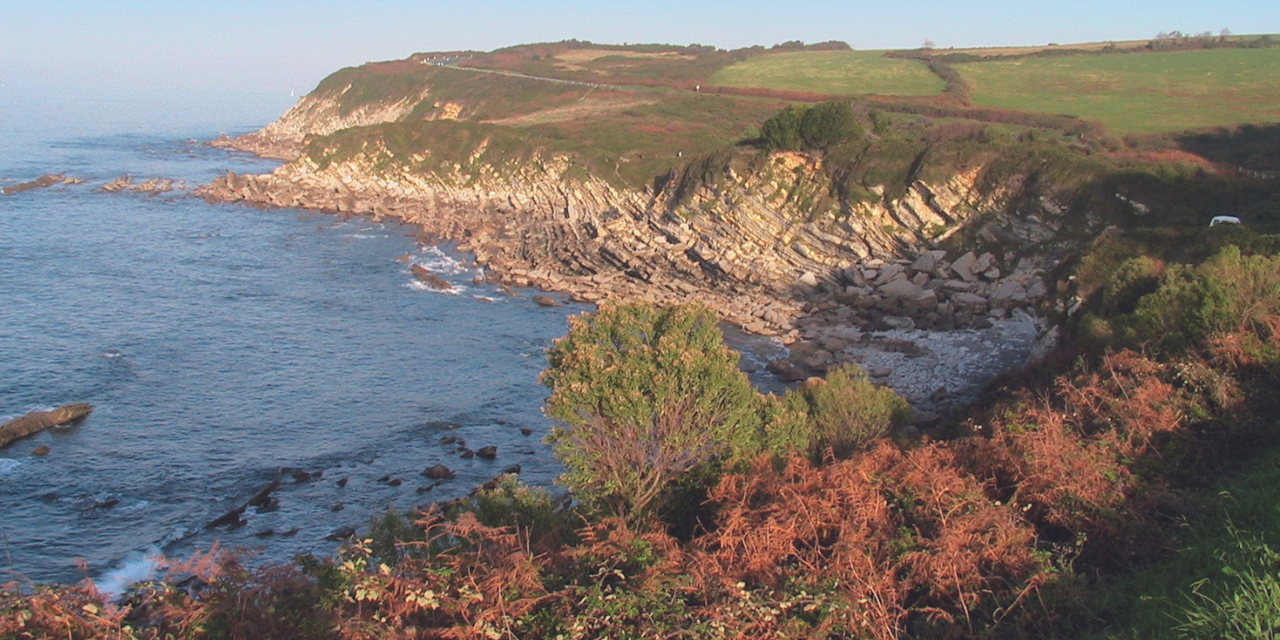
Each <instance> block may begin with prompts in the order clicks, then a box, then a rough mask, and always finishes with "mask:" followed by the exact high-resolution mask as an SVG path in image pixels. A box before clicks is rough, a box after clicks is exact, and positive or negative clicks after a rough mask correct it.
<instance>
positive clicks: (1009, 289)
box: [991, 280, 1027, 305]
mask: <svg viewBox="0 0 1280 640" xmlns="http://www.w3.org/2000/svg"><path fill="white" fill-rule="evenodd" d="M991 301H992V302H994V303H997V304H1005V305H1015V304H1023V303H1025V302H1026V301H1027V290H1026V288H1025V287H1023V286H1022V284H1021V283H1019V282H1017V281H1015V280H1005V281H1004V282H1002V283H1000V286H998V287H996V290H995V291H994V292H992V294H991Z"/></svg>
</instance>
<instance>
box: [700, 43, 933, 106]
mask: <svg viewBox="0 0 1280 640" xmlns="http://www.w3.org/2000/svg"><path fill="white" fill-rule="evenodd" d="M711 83H712V84H716V85H721V86H726V87H743V88H752V89H773V90H778V91H806V92H812V93H823V94H828V95H853V94H868V93H874V94H881V95H899V96H927V95H934V94H938V93H941V92H942V90H943V89H945V88H946V85H945V84H944V83H943V82H942V80H941V79H940V78H938V76H936V75H934V74H933V73H932V72H930V71H929V69H928V68H927V67H925V66H924V65H923V64H921V63H920V62H918V61H916V60H906V59H902V58H886V57H884V52H883V51H796V52H788V53H773V54H768V55H761V56H755V57H752V58H750V59H748V60H745V61H743V62H739V63H737V64H733V65H731V66H728V67H725V68H724V69H721V70H720V71H718V72H716V74H715V75H714V76H712V77H711Z"/></svg>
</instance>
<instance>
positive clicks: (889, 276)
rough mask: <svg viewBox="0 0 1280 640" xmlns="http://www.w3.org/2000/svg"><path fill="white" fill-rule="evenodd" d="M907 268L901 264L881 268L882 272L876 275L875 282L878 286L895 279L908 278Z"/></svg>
mask: <svg viewBox="0 0 1280 640" xmlns="http://www.w3.org/2000/svg"><path fill="white" fill-rule="evenodd" d="M906 273H907V269H906V267H903V266H902V265H900V264H890V265H886V266H885V268H883V269H881V270H880V274H879V275H877V276H876V281H875V284H876V286H877V287H879V286H883V285H886V284H889V283H890V282H893V281H894V280H900V279H903V278H906Z"/></svg>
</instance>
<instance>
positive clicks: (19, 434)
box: [0, 402, 93, 449]
mask: <svg viewBox="0 0 1280 640" xmlns="http://www.w3.org/2000/svg"><path fill="white" fill-rule="evenodd" d="M92 412H93V405H91V404H89V403H86V402H78V403H76V404H69V405H65V406H61V407H58V408H57V409H54V410H53V411H32V412H31V413H28V414H27V415H25V416H22V417H21V418H14V419H13V420H10V421H8V422H6V423H4V424H2V425H0V449H3V448H5V447H7V446H9V444H10V443H12V442H13V441H14V440H18V439H20V438H25V437H27V436H30V435H34V434H36V433H39V432H41V431H44V430H45V429H48V428H50V427H58V426H62V425H66V424H69V423H72V422H75V421H77V420H82V419H84V418H85V417H86V416H88V415H89V414H90V413H92Z"/></svg>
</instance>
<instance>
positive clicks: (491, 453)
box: [476, 445, 498, 460]
mask: <svg viewBox="0 0 1280 640" xmlns="http://www.w3.org/2000/svg"><path fill="white" fill-rule="evenodd" d="M476 455H477V456H479V457H481V458H484V459H485V460H492V459H494V458H496V457H498V448H497V447H495V446H493V445H489V446H487V447H480V448H479V449H476Z"/></svg>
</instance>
